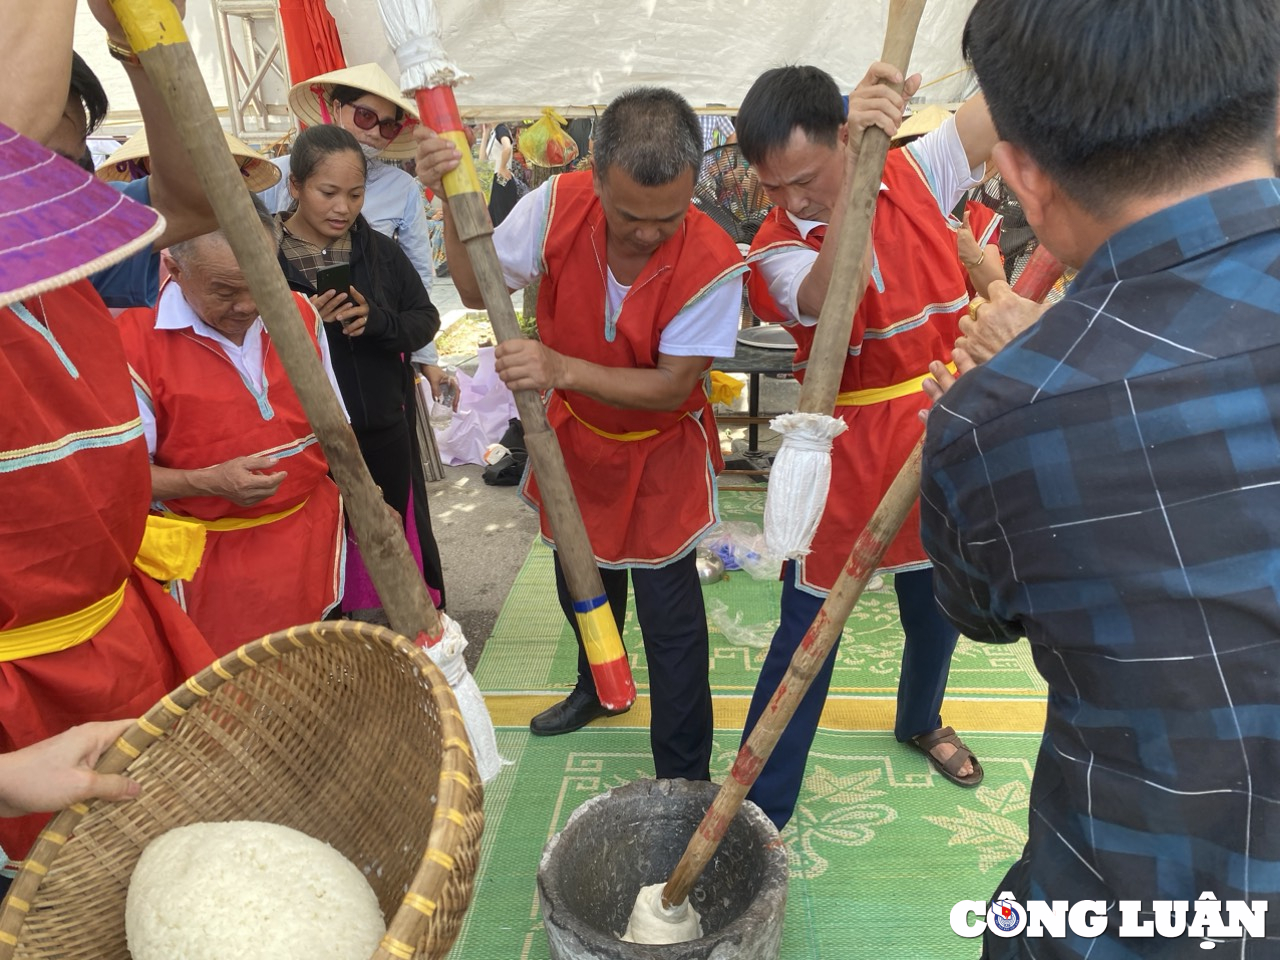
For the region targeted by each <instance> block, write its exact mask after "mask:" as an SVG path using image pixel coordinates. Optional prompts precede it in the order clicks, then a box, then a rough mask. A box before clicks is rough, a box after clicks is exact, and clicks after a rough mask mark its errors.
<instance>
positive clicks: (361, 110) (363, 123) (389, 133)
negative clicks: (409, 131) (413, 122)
mask: <svg viewBox="0 0 1280 960" xmlns="http://www.w3.org/2000/svg"><path fill="white" fill-rule="evenodd" d="M347 106H349V107H350V108H351V119H352V121H353V122H354V123H355V125H356V126H357V127H359V128H360V129H361V130H372V129H373V128H374V127H377V128H378V133H379V134H381V136H382V139H384V140H394V139H395V138H396V137H398V136H399V135H400V131H401V130H403V129H404V121H403V120H379V119H378V115H377V114H376V113H375V112H374V111H372V110H370V109H369V108H368V107H362V106H360V104H358V103H349V104H347Z"/></svg>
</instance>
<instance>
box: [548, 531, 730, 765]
mask: <svg viewBox="0 0 1280 960" xmlns="http://www.w3.org/2000/svg"><path fill="white" fill-rule="evenodd" d="M695 560H696V558H695V556H694V554H693V552H692V551H691V552H690V553H689V554H688V555H687V556H685V557H682V558H681V559H679V560H676V561H675V562H674V563H670V564H668V565H667V566H665V567H659V568H658V569H656V570H647V569H642V568H638V567H637V568H633V569H632V570H631V585H632V588H633V589H634V591H635V596H636V619H638V620H639V621H640V635H641V636H642V637H643V638H644V655H645V660H646V661H647V663H648V666H649V704H650V716H651V718H650V721H649V746H650V749H651V750H652V751H653V767H654V771H655V772H656V773H657V775H658V777H659V778H660V779H664V780H665V779H674V778H678V777H683V778H684V779H686V780H710V779H711V739H712V733H713V726H714V723H713V718H712V713H711V680H710V677H709V675H708V671H709V669H710V661H711V649H710V647H711V645H710V640H709V639H708V637H707V613H706V609H705V608H704V607H703V605H702V584H701V582H700V581H699V580H698V569H697V567H696V566H695ZM600 578H601V579H602V580H603V581H604V592H605V594H606V595H607V596H608V598H609V606H610V607H611V608H612V609H613V618H614V621H615V622H616V623H617V625H618V635H619V636H621V635H622V621H623V618H624V617H625V616H626V612H627V571H626V570H608V569H605V568H603V567H602V568H600ZM556 593H557V594H558V595H559V598H560V608H561V609H562V610H563V611H564V615H565V618H566V619H567V620H568V621H569V624H570V625H571V626H572V627H573V633H574V636H575V637H577V639H578V688H579V689H580V690H584V691H586V692H588V693H590V694H591V695H592V696H595V692H596V684H595V680H593V679H592V677H591V664H590V663H589V662H588V661H587V653H586V650H585V649H584V648H583V646H582V636H581V634H579V633H578V621H577V618H576V617H575V616H574V614H573V603H572V600H571V599H570V597H569V588H568V586H567V585H566V584H565V579H564V573H563V571H562V570H561V569H560V555H559V554H556Z"/></svg>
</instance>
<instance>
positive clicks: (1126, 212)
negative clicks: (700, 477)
mask: <svg viewBox="0 0 1280 960" xmlns="http://www.w3.org/2000/svg"><path fill="white" fill-rule="evenodd" d="M965 49H966V55H967V56H968V57H969V58H970V59H971V61H972V62H973V65H974V68H975V70H976V72H977V75H978V78H979V81H980V82H981V84H982V88H983V91H984V93H985V94H986V97H987V102H988V105H989V107H990V110H991V114H992V116H993V118H994V119H995V122H996V127H997V129H998V130H999V133H1000V136H1001V138H1002V142H1001V143H1000V144H999V145H998V146H997V147H996V150H995V154H994V156H995V157H996V159H997V162H998V164H999V166H1000V171H1001V173H1002V174H1003V175H1004V177H1005V180H1006V182H1008V183H1009V185H1010V186H1011V187H1012V188H1013V190H1014V191H1015V192H1016V194H1017V195H1018V197H1019V199H1020V200H1021V201H1022V204H1023V207H1024V209H1025V210H1026V213H1027V218H1028V221H1029V222H1030V224H1031V226H1032V227H1033V228H1035V230H1036V233H1037V234H1038V236H1039V237H1040V239H1041V241H1042V242H1043V243H1044V244H1045V245H1046V246H1047V247H1048V248H1049V249H1050V250H1051V251H1052V252H1053V253H1054V254H1056V255H1057V256H1058V257H1059V259H1061V260H1063V261H1064V262H1065V263H1067V264H1070V265H1073V266H1079V267H1080V273H1079V275H1078V277H1077V278H1076V279H1075V281H1074V283H1073V284H1072V286H1071V288H1070V289H1069V291H1068V294H1067V297H1066V298H1065V299H1064V300H1063V301H1062V302H1061V303H1059V304H1057V305H1055V306H1054V307H1052V308H1051V309H1050V310H1049V311H1048V312H1047V313H1045V314H1044V315H1043V317H1042V318H1041V319H1040V321H1039V322H1038V323H1036V324H1035V325H1033V326H1032V327H1031V328H1030V329H1029V330H1027V331H1026V332H1025V333H1024V334H1022V335H1021V336H1020V337H1018V338H1017V339H1015V340H1014V341H1013V342H1012V343H1011V344H1010V345H1009V346H1008V347H1006V348H1005V349H1004V350H1003V351H1002V352H1000V353H999V354H997V355H996V356H995V357H994V358H993V359H992V360H991V361H990V362H988V363H987V364H986V365H984V366H982V367H978V368H976V369H974V370H972V371H970V372H968V373H966V374H965V375H964V376H963V377H961V378H960V379H959V380H958V381H957V382H956V384H955V385H954V387H952V388H951V389H950V391H949V392H947V393H946V395H945V396H943V397H942V398H941V399H940V400H939V401H938V404H937V406H936V407H935V409H934V410H933V412H932V413H931V414H930V416H929V422H928V440H927V444H926V449H925V461H924V468H923V480H922V493H921V496H922V505H921V522H922V527H923V531H922V533H923V538H924V542H925V545H926V547H927V549H928V552H929V554H930V556H931V557H932V559H933V562H934V565H935V578H936V590H935V592H936V595H937V597H938V600H939V603H940V604H941V605H942V607H943V609H944V610H945V612H946V613H947V615H948V616H949V617H950V618H951V619H952V620H953V621H954V622H955V623H956V624H957V625H958V626H959V627H960V629H961V630H962V631H963V632H964V633H965V634H967V635H969V636H971V637H973V638H975V639H977V640H985V641H991V642H997V643H1011V642H1015V641H1016V640H1017V639H1018V638H1019V637H1022V636H1026V637H1027V638H1028V640H1029V641H1030V643H1031V646H1032V650H1033V652H1034V655H1035V660H1036V664H1037V667H1038V669H1039V670H1040V672H1041V674H1042V675H1043V676H1044V677H1045V679H1046V680H1047V681H1048V685H1049V698H1048V717H1047V720H1046V724H1045V735H1044V740H1043V743H1042V746H1041V750H1040V755H1039V759H1038V760H1037V763H1036V770H1035V777H1034V781H1033V785H1032V795H1031V804H1030V814H1029V830H1028V842H1027V846H1026V849H1025V851H1024V853H1023V856H1022V858H1021V859H1020V860H1019V861H1018V862H1017V863H1015V864H1014V865H1013V867H1012V869H1011V870H1010V871H1009V873H1008V875H1007V876H1006V877H1005V878H1004V880H1003V881H1001V883H1000V885H999V886H998V887H997V888H996V891H997V893H998V892H1003V891H1008V892H1010V893H1011V894H1013V896H1014V897H1015V898H1016V899H1017V900H1018V901H1020V902H1021V903H1023V904H1025V903H1027V901H1029V900H1040V901H1054V900H1059V901H1067V902H1070V903H1073V904H1074V903H1079V902H1080V901H1084V900H1095V901H1100V902H1102V903H1104V904H1105V909H1106V912H1107V921H1108V924H1107V929H1106V930H1105V931H1104V932H1103V933H1102V934H1101V936H1099V937H1097V938H1096V939H1094V938H1089V937H1085V936H1083V935H1081V934H1080V933H1073V932H1071V931H1070V930H1068V932H1067V935H1066V936H1065V937H1063V938H1058V939H1051V938H1049V937H1047V936H1045V937H1039V938H1036V937H1031V936H1028V935H1027V934H1025V933H1024V934H1022V935H1021V936H1016V937H1013V938H1009V939H1006V938H1003V937H998V936H995V935H994V934H992V933H991V932H988V933H987V934H986V950H985V951H984V956H987V957H991V958H1000V960H1004V958H1012V957H1018V958H1024V957H1025V958H1032V957H1034V958H1040V960H1047V958H1083V957H1086V956H1087V957H1090V958H1091V960H1112V958H1120V957H1124V958H1132V957H1184V956H1193V955H1200V950H1199V947H1200V946H1201V945H1202V943H1201V941H1203V940H1218V941H1223V940H1226V941H1230V942H1229V949H1228V953H1229V955H1230V956H1232V957H1243V958H1264V957H1277V956H1280V181H1277V180H1275V179H1271V177H1272V176H1273V174H1274V166H1273V164H1274V159H1275V149H1276V148H1275V139H1276V116H1277V114H1276V106H1277V97H1276V86H1277V76H1278V74H1280V6H1277V4H1275V3H1274V2H1267V3H1259V2H1257V0H1213V2H1212V3H1205V2H1204V0H1128V2H1126V3H1106V4H1103V3H1098V2H1093V0H978V3H977V5H976V6H975V7H974V9H973V12H972V14H971V17H970V19H969V23H968V26H967V27H966V31H965ZM979 322H981V318H979ZM940 379H944V380H946V381H948V382H949V380H950V378H949V377H945V376H942V377H940ZM982 892H985V891H982ZM1206 892H1208V893H1212V894H1213V895H1214V896H1215V897H1216V898H1217V899H1218V901H1220V903H1221V904H1222V905H1223V906H1224V907H1225V903H1226V901H1249V902H1259V901H1261V902H1265V903H1266V905H1267V906H1268V907H1269V908H1270V909H1269V912H1268V914H1267V916H1266V922H1265V928H1266V938H1265V940H1259V939H1257V938H1252V937H1247V938H1245V939H1243V940H1241V939H1240V938H1239V937H1240V935H1239V932H1238V931H1237V932H1235V933H1234V934H1233V933H1232V932H1230V931H1226V930H1221V929H1216V928H1215V927H1213V926H1212V925H1206V924H1203V923H1202V924H1199V925H1197V924H1196V923H1195V922H1194V919H1195V917H1196V916H1197V914H1198V911H1197V910H1196V908H1195V904H1194V903H1193V901H1195V900H1197V898H1199V897H1200V896H1201V895H1202V894H1203V893H1206ZM972 895H973V893H964V892H961V896H972ZM993 899H994V897H993ZM1126 901H1128V902H1130V903H1129V904H1125V903H1124V902H1126ZM1135 901H1136V902H1137V905H1136V906H1134V905H1133V903H1132V902H1135ZM1153 901H1186V902H1187V905H1188V906H1189V907H1190V909H1188V910H1187V912H1186V914H1185V916H1184V917H1183V922H1182V923H1181V924H1179V923H1178V922H1177V920H1178V918H1177V915H1176V914H1175V915H1174V916H1173V917H1172V918H1171V917H1170V916H1169V909H1168V907H1167V906H1165V905H1161V904H1154V903H1153ZM1126 911H1132V916H1130V917H1129V922H1128V923H1126V920H1125V916H1124V915H1125V913H1126ZM1215 913H1216V911H1215ZM1223 914H1224V916H1225V914H1226V910H1225V909H1224V910H1223ZM1162 918H1163V919H1165V920H1170V919H1172V920H1173V921H1174V922H1173V927H1174V929H1175V930H1176V929H1178V928H1179V927H1181V928H1182V935H1181V936H1180V938H1179V939H1177V940H1170V939H1167V938H1166V937H1164V936H1162V935H1160V934H1159V933H1157V932H1156V930H1155V929H1153V930H1152V933H1149V934H1147V935H1146V936H1145V937H1142V936H1137V935H1136V933H1137V929H1138V928H1139V927H1140V926H1146V927H1152V921H1153V920H1157V921H1159V920H1161V919H1162ZM979 919H981V918H979ZM1153 934H1154V935H1153ZM1203 945H1204V946H1209V947H1212V946H1213V944H1212V943H1204V944H1203Z"/></svg>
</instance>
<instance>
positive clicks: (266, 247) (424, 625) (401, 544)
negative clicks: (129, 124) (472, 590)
mask: <svg viewBox="0 0 1280 960" xmlns="http://www.w3.org/2000/svg"><path fill="white" fill-rule="evenodd" d="M111 6H112V9H113V10H114V11H115V13H116V16H117V17H118V18H119V20H120V24H121V26H122V27H124V30H125V33H126V34H127V35H128V37H129V42H130V43H131V44H132V45H133V49H134V50H135V51H136V52H137V54H138V57H139V59H140V60H141V61H142V66H143V68H144V69H145V70H146V71H147V75H148V76H149V77H150V78H151V81H152V83H154V84H155V86H156V88H157V89H158V90H159V91H160V94H161V96H162V97H163V99H164V102H165V106H166V107H167V108H168V110H169V113H170V115H171V116H172V118H173V122H174V124H175V126H176V127H177V129H178V134H179V136H181V137H182V141H183V143H185V144H186V147H187V151H188V153H189V154H190V155H191V162H192V164H193V166H194V167H195V171H196V174H197V176H198V177H199V179H200V183H201V184H202V186H203V187H204V190H205V193H206V194H207V195H208V197H209V202H210V204H211V205H212V206H213V209H214V212H215V213H216V214H217V217H218V223H219V224H220V225H221V227H222V231H223V233H224V234H225V235H226V237H227V241H228V242H229V243H230V245H231V249H232V251H233V252H234V253H235V256H236V260H237V261H238V262H239V264H240V266H241V269H242V270H243V271H244V276H245V280H246V281H247V282H248V284H249V289H250V291H251V292H252V293H253V297H254V300H255V301H256V302H257V304H258V309H259V310H260V311H261V314H262V320H263V323H265V324H266V327H267V332H268V333H269V334H270V335H271V342H272V344H273V345H274V347H275V349H276V350H277V351H278V352H279V354H280V360H281V362H282V363H283V364H284V368H285V372H286V373H287V374H288V375H289V380H290V382H291V383H292V384H293V388H294V390H295V392H296V393H297V394H298V399H299V400H301V401H302V407H303V409H304V410H305V411H306V414H307V419H308V420H310V421H311V426H312V429H313V430H314V431H315V434H316V438H317V439H318V440H319V442H320V446H321V449H323V450H324V455H325V457H326V458H327V459H328V461H329V468H330V470H331V471H332V472H333V477H334V480H336V481H337V484H338V487H339V488H340V489H341V490H342V495H343V500H344V505H345V507H346V511H347V516H348V517H349V518H350V520H351V526H352V528H353V529H354V530H355V534H356V540H357V541H358V542H359V544H360V552H361V555H362V557H363V558H364V561H365V565H366V566H367V567H368V569H369V576H370V578H371V579H372V580H373V583H374V586H375V587H376V588H377V590H378V596H379V597H380V598H381V599H382V603H383V606H384V607H385V608H386V611H387V617H388V619H389V620H390V622H391V626H392V628H393V629H395V630H396V631H397V632H398V633H400V634H403V635H404V636H406V637H411V638H416V637H419V635H422V634H425V636H426V639H427V640H428V642H430V641H435V640H438V639H439V638H440V635H441V632H442V631H441V624H440V620H439V618H438V617H437V616H436V610H435V607H434V606H433V605H432V603H431V599H430V597H429V596H428V594H427V588H426V584H425V583H424V582H423V580H422V577H421V576H420V575H419V574H418V568H417V565H416V564H415V563H414V561H413V557H412V555H411V554H410V553H409V545H408V542H407V541H406V540H405V536H404V529H403V527H402V525H401V524H400V523H399V522H398V520H399V518H398V517H397V516H396V514H395V512H394V511H393V510H392V509H391V508H390V507H388V506H387V504H386V502H385V501H384V500H383V499H382V494H381V493H380V492H379V490H378V488H377V486H376V485H375V484H374V482H373V479H372V477H370V476H369V470H368V468H367V467H366V466H365V463H364V457H363V456H361V454H360V448H359V446H358V445H357V443H356V438H355V434H353V433H352V432H351V427H350V425H349V424H348V423H347V420H346V417H345V416H343V413H342V408H341V407H340V406H339V404H338V398H337V397H336V396H335V395H334V392H333V387H332V386H331V385H330V383H329V380H328V378H327V377H326V376H325V374H324V368H323V367H322V366H321V364H320V358H319V356H318V355H317V353H316V350H315V347H314V346H313V345H312V343H311V339H310V338H309V337H308V336H307V332H306V330H305V328H304V327H303V324H302V322H301V320H300V319H299V317H298V308H297V306H296V304H295V302H294V299H293V295H292V294H291V293H290V292H289V288H288V286H287V285H286V284H285V280H284V273H283V271H282V270H281V269H280V264H279V261H278V260H277V259H276V251H275V250H273V249H272V248H271V244H270V243H269V242H268V240H267V236H266V231H264V230H263V229H262V225H261V223H260V222H259V220H258V215H257V212H256V211H255V210H254V207H253V201H252V200H251V199H250V197H249V192H248V191H247V190H246V189H245V187H244V178H243V177H242V176H241V175H240V171H239V170H238V169H237V167H236V164H235V161H234V160H233V159H232V158H231V153H230V151H229V150H228V149H227V142H226V138H225V137H224V136H223V133H222V125H221V124H220V123H219V122H218V117H217V114H216V113H215V112H214V108H213V102H212V101H211V100H210V99H209V91H208V89H207V88H206V87H205V83H204V78H203V77H202V75H201V73H200V66H199V64H198V63H197V61H196V58H195V54H194V53H193V52H192V50H191V44H190V43H189V42H188V40H187V34H186V31H185V30H184V29H183V26H182V21H181V19H179V17H178V14H177V11H176V10H175V9H174V7H173V4H172V3H170V2H169V0H111Z"/></svg>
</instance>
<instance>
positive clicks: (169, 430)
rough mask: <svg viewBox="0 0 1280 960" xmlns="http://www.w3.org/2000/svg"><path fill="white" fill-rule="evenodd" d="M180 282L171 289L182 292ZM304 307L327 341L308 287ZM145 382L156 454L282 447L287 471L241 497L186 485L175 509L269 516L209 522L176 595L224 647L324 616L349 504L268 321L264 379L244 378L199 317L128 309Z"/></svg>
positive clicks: (138, 376) (271, 451) (304, 316)
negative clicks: (272, 488)
mask: <svg viewBox="0 0 1280 960" xmlns="http://www.w3.org/2000/svg"><path fill="white" fill-rule="evenodd" d="M181 295H182V293H181V290H180V289H179V288H178V287H177V286H176V285H173V284H171V285H168V286H166V288H165V290H164V292H162V294H161V297H162V298H163V297H165V296H181ZM294 299H295V301H296V303H297V307H298V313H299V316H300V319H301V322H303V323H304V324H305V325H306V328H307V332H308V334H309V335H310V337H311V340H312V343H313V344H316V349H317V351H318V350H319V345H318V338H319V337H321V336H323V335H324V334H323V331H321V330H320V320H319V318H318V317H317V316H316V315H315V311H314V310H313V309H312V308H311V305H310V303H308V301H307V300H306V298H305V297H302V296H301V295H299V294H296V293H295V294H294ZM120 324H121V333H122V335H123V338H124V343H125V352H126V354H127V356H128V358H129V364H130V367H131V368H132V372H133V381H134V388H135V390H136V391H137V392H138V393H140V394H142V395H143V396H144V397H146V399H147V400H148V401H149V403H150V405H151V408H152V410H153V411H154V412H155V418H156V452H155V462H156V464H157V465H159V466H164V467H172V468H174V469H178V470H193V469H198V468H200V467H207V466H212V465H215V464H219V463H224V462H226V461H227V460H232V459H235V458H236V457H244V456H250V455H254V454H263V455H267V456H271V457H275V458H277V459H278V460H279V463H278V465H277V467H276V468H275V469H277V470H283V471H285V472H286V473H287V474H288V476H287V477H286V478H285V480H284V482H283V483H281V485H280V488H279V489H278V490H277V491H276V492H275V493H274V494H273V495H272V496H270V497H268V498H267V499H266V500H263V501H261V502H259V503H256V504H254V505H253V506H251V507H241V506H237V505H236V504H234V503H232V502H231V501H230V500H226V499H223V498H221V497H183V498H180V499H176V500H171V501H168V502H166V503H165V506H166V508H167V509H169V510H171V511H172V512H174V513H176V514H179V515H181V516H187V517H193V518H196V519H198V520H206V521H220V520H229V519H253V518H259V517H265V516H268V515H272V514H279V513H282V512H284V511H287V510H290V509H291V508H294V507H300V509H298V510H297V511H296V512H294V513H290V514H289V515H287V516H284V517H281V518H280V519H278V520H274V521H272V522H269V523H264V524H261V525H258V526H252V527H245V528H242V529H235V530H223V531H218V530H209V532H208V543H207V546H206V548H205V556H204V560H203V562H202V563H201V565H200V569H199V570H198V571H197V573H196V575H195V578H194V579H192V580H191V581H190V582H187V583H180V584H177V585H176V588H175V595H176V596H178V597H179V599H180V600H181V601H182V602H183V604H184V606H185V607H186V608H187V611H188V612H189V613H190V614H191V618H192V619H193V620H195V622H196V625H197V626H199V627H200V629H201V631H202V632H203V633H204V634H205V636H206V638H208V640H209V642H210V644H211V645H212V646H213V648H214V649H215V651H217V652H218V653H219V655H221V654H223V653H227V652H229V651H231V650H234V649H235V648H236V647H237V646H239V645H240V644H242V643H244V642H246V641H248V640H252V639H255V638H256V637H258V636H261V635H262V634H264V633H269V632H271V631H273V630H279V629H283V628H284V627H290V626H295V625H296V624H299V623H309V622H311V621H313V620H316V619H318V618H319V617H320V616H321V615H322V614H323V613H324V611H325V610H327V609H328V608H329V607H331V606H332V605H333V604H334V603H336V602H337V601H338V600H339V599H340V598H341V575H340V572H341V566H340V561H341V560H342V542H343V539H344V538H343V536H342V506H341V500H340V497H339V495H338V488H337V486H336V485H335V484H334V482H333V481H332V480H331V479H329V476H328V471H329V466H328V463H327V462H326V461H325V458H324V454H323V453H322V452H321V450H320V447H319V444H318V443H317V442H316V438H315V434H314V433H313V432H312V430H311V425H310V423H309V421H308V420H307V417H306V414H305V413H304V412H303V410H302V403H301V402H300V401H299V400H298V396H297V394H296V393H294V390H293V386H292V385H291V384H290V383H289V379H288V376H287V375H286V374H285V371H284V366H283V364H282V363H281V362H280V357H279V355H278V354H277V352H276V351H275V349H274V348H273V346H272V344H271V340H270V338H269V337H268V336H267V334H266V331H265V330H260V331H258V332H257V333H256V334H252V333H251V334H250V336H261V337H262V338H263V344H262V350H263V368H264V373H263V389H262V392H261V393H257V391H256V388H253V387H252V386H251V385H250V384H247V383H245V382H244V380H243V379H242V378H241V376H240V374H239V372H238V371H237V370H236V368H235V367H234V365H232V363H231V361H230V360H229V359H228V358H227V357H226V355H225V354H224V353H223V352H222V349H221V348H220V347H219V346H218V345H217V344H216V343H215V342H214V341H212V340H208V339H205V338H204V337H200V336H198V335H197V334H196V333H195V332H194V331H193V330H191V329H189V328H188V329H182V330H157V329H156V326H155V324H156V311H155V310H149V309H135V310H128V311H125V312H124V313H122V314H121V315H120Z"/></svg>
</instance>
